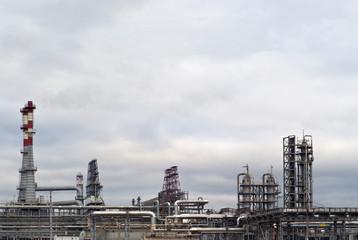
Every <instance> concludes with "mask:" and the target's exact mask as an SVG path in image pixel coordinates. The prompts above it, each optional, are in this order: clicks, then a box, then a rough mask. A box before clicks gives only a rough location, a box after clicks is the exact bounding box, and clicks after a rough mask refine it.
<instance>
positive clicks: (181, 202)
mask: <svg viewBox="0 0 358 240" xmlns="http://www.w3.org/2000/svg"><path fill="white" fill-rule="evenodd" d="M207 203H209V201H208V200H177V201H175V203H174V214H175V215H178V212H179V209H178V208H179V205H193V204H194V205H205V204H207Z"/></svg>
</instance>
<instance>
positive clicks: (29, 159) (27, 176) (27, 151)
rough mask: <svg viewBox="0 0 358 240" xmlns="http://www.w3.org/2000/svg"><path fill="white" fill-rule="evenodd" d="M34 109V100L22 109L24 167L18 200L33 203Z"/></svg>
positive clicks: (34, 184) (34, 192) (34, 194)
mask: <svg viewBox="0 0 358 240" xmlns="http://www.w3.org/2000/svg"><path fill="white" fill-rule="evenodd" d="M34 109H36V106H35V104H33V103H32V101H28V102H27V104H25V107H24V108H22V109H21V110H20V112H21V113H22V125H21V127H20V128H21V130H22V131H23V133H24V135H23V149H22V150H21V154H22V167H21V169H20V170H19V173H20V185H19V186H18V188H17V189H18V190H19V196H18V201H19V202H20V203H27V204H33V203H35V202H36V182H35V172H36V171H37V169H36V167H35V166H34V156H33V136H34V134H35V130H34V129H33V126H34V114H33V112H34Z"/></svg>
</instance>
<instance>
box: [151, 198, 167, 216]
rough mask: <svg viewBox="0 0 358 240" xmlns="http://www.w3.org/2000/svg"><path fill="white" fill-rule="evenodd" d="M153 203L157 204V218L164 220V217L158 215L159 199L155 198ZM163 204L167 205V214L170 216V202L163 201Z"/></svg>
mask: <svg viewBox="0 0 358 240" xmlns="http://www.w3.org/2000/svg"><path fill="white" fill-rule="evenodd" d="M153 203H154V206H155V205H156V206H157V218H158V220H160V221H164V220H165V219H163V218H160V215H159V200H155V201H153ZM164 204H167V205H168V216H170V202H165V203H164Z"/></svg>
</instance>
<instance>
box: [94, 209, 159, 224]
mask: <svg viewBox="0 0 358 240" xmlns="http://www.w3.org/2000/svg"><path fill="white" fill-rule="evenodd" d="M126 215H133V216H150V217H151V223H152V226H154V227H155V224H156V221H155V219H156V216H155V214H154V213H153V212H151V211H95V212H92V213H91V214H90V217H93V218H95V217H111V216H112V217H116V216H126Z"/></svg>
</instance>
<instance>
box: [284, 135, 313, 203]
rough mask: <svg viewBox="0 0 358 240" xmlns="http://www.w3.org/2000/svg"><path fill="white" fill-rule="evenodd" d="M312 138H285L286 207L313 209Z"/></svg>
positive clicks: (306, 136) (291, 136) (308, 136)
mask: <svg viewBox="0 0 358 240" xmlns="http://www.w3.org/2000/svg"><path fill="white" fill-rule="evenodd" d="M312 162H313V147H312V136H311V135H304V136H303V138H302V139H297V138H296V136H294V135H290V136H288V137H285V138H283V173H284V207H285V208H309V207H312V195H313V194H312Z"/></svg>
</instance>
